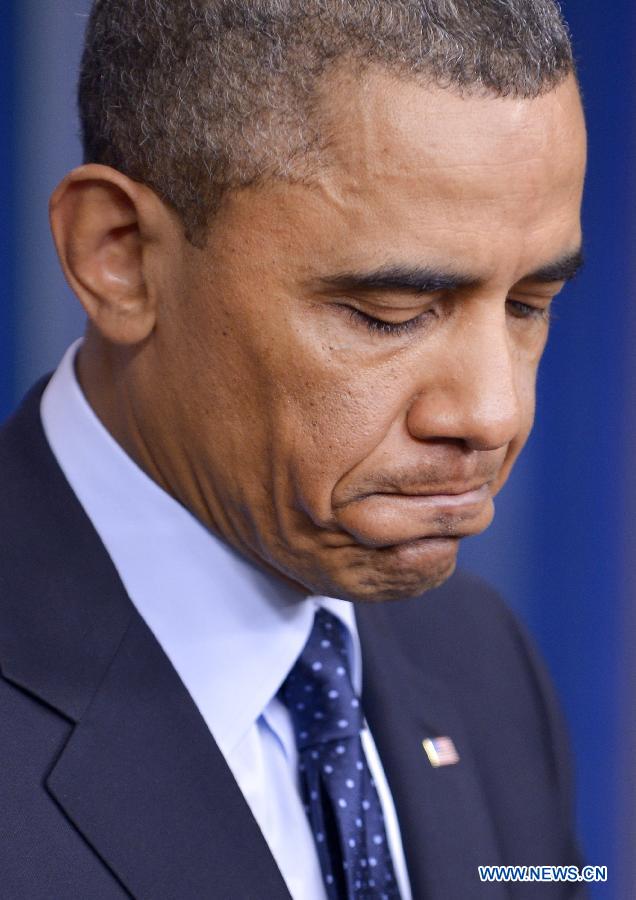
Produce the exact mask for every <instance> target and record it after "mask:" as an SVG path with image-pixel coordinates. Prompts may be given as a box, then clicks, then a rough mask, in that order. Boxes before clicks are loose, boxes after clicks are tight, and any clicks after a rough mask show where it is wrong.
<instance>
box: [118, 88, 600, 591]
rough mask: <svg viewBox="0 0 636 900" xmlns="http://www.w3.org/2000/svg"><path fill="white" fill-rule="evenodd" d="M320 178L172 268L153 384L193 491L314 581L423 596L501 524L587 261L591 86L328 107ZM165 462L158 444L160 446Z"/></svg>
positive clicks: (149, 370) (186, 495) (300, 578)
mask: <svg viewBox="0 0 636 900" xmlns="http://www.w3.org/2000/svg"><path fill="white" fill-rule="evenodd" d="M323 116H324V119H323V126H324V133H325V134H326V135H328V139H329V140H328V149H327V151H326V154H325V156H324V157H323V162H324V165H323V166H322V167H321V169H320V171H319V172H318V173H317V174H316V175H315V176H314V177H313V179H312V181H311V183H309V184H290V183H283V182H270V183H268V184H266V185H262V186H259V187H252V188H247V189H244V190H241V191H238V192H235V193H233V194H232V195H231V197H230V198H229V200H228V201H227V203H226V204H225V206H224V208H223V210H222V212H221V213H220V214H219V216H218V217H217V218H216V219H215V221H214V224H213V228H212V232H211V235H210V239H209V242H208V246H207V247H206V248H205V250H203V251H199V250H195V249H193V248H191V249H190V248H187V247H185V245H184V247H185V249H183V251H182V252H181V255H180V256H178V257H175V260H174V261H170V262H169V263H168V264H167V266H168V275H167V276H166V279H165V285H164V287H165V290H164V291H163V295H162V296H161V297H160V298H159V299H160V302H159V305H158V310H159V312H158V321H157V326H156V329H155V331H154V333H153V335H152V338H151V341H150V342H149V344H148V345H147V346H146V347H145V348H144V350H143V353H142V356H141V363H138V364H137V365H138V366H140V368H138V371H140V372H141V373H142V375H141V377H139V378H137V379H136V380H135V383H133V384H132V385H131V392H132V394H133V401H134V402H135V405H136V408H137V409H138V410H141V412H140V414H139V415H140V419H141V423H142V430H143V432H145V434H146V441H147V442H148V440H150V442H151V443H152V446H153V448H155V447H156V448H158V449H157V450H156V461H157V466H158V468H159V469H160V470H161V472H162V475H163V478H164V480H165V482H166V483H167V485H168V486H169V489H170V490H171V491H172V492H173V493H174V494H175V495H176V496H177V497H178V498H179V499H180V500H181V501H182V502H183V503H185V504H186V505H187V506H188V507H189V508H191V509H192V510H193V511H194V512H195V514H196V515H198V516H199V517H200V518H201V519H203V520H204V521H205V522H206V524H209V525H210V526H211V527H212V528H213V529H214V530H215V531H216V532H217V533H219V534H220V535H221V536H222V537H223V538H225V539H226V540H227V541H228V542H229V543H230V544H232V545H233V546H234V547H236V548H237V549H238V550H239V551H240V552H242V553H243V554H246V555H248V556H250V557H251V558H252V559H255V560H257V561H259V562H260V563H261V564H264V565H265V566H267V567H268V568H270V569H274V570H276V571H277V572H279V573H281V574H283V575H284V576H286V577H287V578H289V579H291V580H292V581H293V582H295V583H297V584H299V585H301V586H302V587H303V588H305V589H307V590H309V591H311V592H315V593H325V594H329V595H334V596H340V597H345V598H350V599H360V600H376V599H386V598H393V597H404V596H412V595H415V594H417V593H419V592H421V591H423V590H426V589H428V588H430V587H432V586H434V585H436V584H438V583H440V582H441V581H443V580H444V579H445V578H446V577H448V576H449V575H450V574H451V572H452V570H453V568H454V566H455V561H456V554H457V549H458V544H459V540H460V539H461V538H462V537H466V536H468V535H471V534H476V533H478V532H480V531H482V530H483V529H484V528H486V527H487V526H488V524H489V523H490V521H491V519H492V516H493V500H492V498H493V496H494V495H495V494H496V493H497V491H498V490H499V489H500V488H501V486H502V485H503V483H504V482H505V480H506V478H507V477H508V474H509V472H510V469H511V467H512V465H513V463H514V461H515V459H516V457H517V455H518V453H519V451H520V450H521V448H522V446H523V444H524V442H525V440H526V438H527V436H528V433H529V431H530V429H531V426H532V420H533V413H534V398H535V380H536V374H537V366H538V364H539V360H540V358H541V354H542V351H543V349H544V345H545V342H546V338H547V334H548V310H549V306H550V301H551V300H552V298H553V296H554V295H555V294H556V293H557V292H558V291H559V290H560V288H561V287H562V286H563V281H564V280H565V279H566V278H567V277H568V275H569V274H571V272H572V270H573V268H574V267H575V264H576V259H575V257H576V255H577V252H578V251H579V248H580V242H581V234H580V200H581V190H582V181H583V172H584V165H585V137H584V124H583V118H582V112H581V107H580V102H579V96H578V91H577V88H576V85H575V83H574V79H570V80H568V81H567V82H566V83H563V84H562V85H561V86H560V87H558V88H557V89H556V90H554V91H552V92H551V93H548V94H547V95H545V96H543V97H540V98H537V99H534V100H522V99H513V98H506V99H495V98H492V97H483V96H470V95H469V96H466V97H464V98H462V97H459V96H457V95H456V94H454V93H451V92H449V91H444V90H440V89H436V88H431V87H423V86H421V85H419V84H417V83H415V82H408V81H402V82H400V81H396V80H394V79H392V78H390V77H389V76H387V75H384V74H374V75H369V76H367V78H366V79H365V81H364V83H363V84H362V85H360V84H357V85H356V84H354V83H353V82H352V81H344V80H343V81H342V82H340V83H339V84H336V83H335V82H334V83H333V84H332V85H331V87H330V90H329V91H328V92H327V91H325V99H324V101H323ZM153 452H154V451H153Z"/></svg>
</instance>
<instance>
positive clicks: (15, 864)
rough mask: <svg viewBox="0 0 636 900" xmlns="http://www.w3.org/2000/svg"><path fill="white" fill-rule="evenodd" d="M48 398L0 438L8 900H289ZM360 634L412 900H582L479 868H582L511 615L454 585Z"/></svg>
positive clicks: (1, 824)
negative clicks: (81, 491) (68, 466)
mask: <svg viewBox="0 0 636 900" xmlns="http://www.w3.org/2000/svg"><path fill="white" fill-rule="evenodd" d="M41 388H42V386H40V388H39V389H38V390H34V391H33V392H32V393H31V394H30V395H29V397H28V398H27V399H26V401H25V403H24V405H23V407H22V408H21V410H20V411H19V412H18V413H17V415H16V416H15V417H14V418H13V419H12V420H11V421H9V423H8V424H7V425H6V426H4V428H3V429H2V430H1V431H0V535H1V540H0V670H1V674H2V677H1V678H0V897H2V898H3V900H68V898H74V900H75V898H77V900H115V898H121V897H128V896H131V895H132V896H133V897H136V898H140V900H164V898H165V900H168V898H169V900H205V898H220V900H252V898H253V900H283V898H289V895H288V893H287V891H286V888H285V885H284V883H283V880H282V878H281V875H280V873H279V871H278V869H277V867H276V865H275V863H274V860H273V858H272V856H271V854H270V852H269V850H268V847H267V845H266V843H265V840H264V839H263V836H262V834H261V832H260V830H259V828H258V827H257V825H256V823H255V821H254V819H253V817H252V815H251V812H250V810H249V808H248V806H247V804H246V803H245V801H244V799H243V796H242V794H241V793H240V791H239V788H238V787H237V785H236V783H235V781H234V779H233V777H232V775H231V773H230V770H229V769H228V767H227V765H226V763H225V761H224V759H223V757H222V755H221V753H220V751H219V749H218V748H217V746H216V745H215V743H214V740H213V739H212V737H211V736H210V733H209V731H208V730H207V728H206V726H205V724H204V722H203V719H202V718H201V716H200V714H199V712H198V710H197V709H196V707H195V705H194V703H193V702H192V700H191V698H190V696H189V694H188V693H187V692H186V690H185V688H184V686H183V684H182V683H181V681H180V679H179V677H178V676H177V674H176V673H175V671H174V669H173V668H172V666H171V664H170V662H169V661H168V659H167V658H166V656H165V655H164V653H163V651H162V649H161V648H160V647H159V645H158V643H157V642H156V640H155V638H154V637H153V635H152V633H151V632H150V631H149V629H148V628H147V627H146V625H145V623H144V622H143V620H142V619H141V617H140V616H139V615H138V613H137V612H136V610H135V608H134V607H133V605H132V603H131V602H130V600H129V598H128V597H127V596H126V593H125V591H124V588H123V586H122V584H121V582H120V580H119V578H118V575H117V573H116V571H115V569H114V568H113V565H112V563H111V561H110V559H109V558H108V556H107V554H106V552H105V549H104V547H103V545H102V544H101V542H100V540H99V538H98V536H97V534H96V533H95V531H94V529H93V527H92V525H91V523H90V521H89V520H88V518H87V517H86V515H85V513H84V512H83V510H82V508H81V506H80V504H79V503H78V501H77V500H76V498H75V496H74V494H73V493H72V491H71V489H70V487H69V485H68V483H67V482H66V480H65V479H64V476H63V475H62V473H61V471H60V469H59V468H58V466H57V463H56V462H55V460H54V458H53V456H52V454H51V452H50V450H49V447H48V444H47V443H46V440H45V437H44V434H43V432H42V428H41V425H40V419H39V397H40V393H41ZM357 619H358V626H359V630H360V638H361V642H362V653H363V661H364V691H363V705H364V709H365V712H366V716H367V719H368V721H369V723H370V726H371V729H372V731H373V734H374V737H375V740H376V743H377V746H378V749H379V752H380V755H381V758H382V762H383V765H384V768H385V771H386V775H387V778H388V781H389V784H390V787H391V790H392V793H393V797H394V800H395V805H396V808H397V812H398V816H399V820H400V825H401V830H402V837H403V841H404V848H405V853H406V858H407V864H408V869H409V874H410V878H411V882H412V886H413V892H414V896H415V900H471V898H473V897H474V898H481V897H486V898H495V900H497V898H502V900H503V898H504V897H518V898H533V897H537V898H551V897H554V898H556V897H570V896H573V893H572V888H571V887H568V886H566V885H561V886H556V885H552V886H550V885H532V884H519V885H503V884H500V885H497V884H490V885H480V884H479V882H478V880H477V866H478V865H480V864H482V865H483V864H497V863H514V864H517V863H518V864H541V865H549V864H568V863H577V862H578V859H577V854H576V850H575V846H574V841H573V836H572V824H571V819H570V779H569V769H568V761H567V748H566V744H565V741H564V736H563V732H562V728H561V723H560V718H559V715H558V712H557V709H556V706H555V702H554V699H553V696H552V692H551V689H550V686H549V684H548V683H547V681H546V678H545V676H544V674H543V670H542V668H541V666H540V665H539V664H538V662H537V659H536V657H535V654H534V653H533V651H532V649H531V648H530V646H529V645H528V642H527V640H526V638H525V637H524V634H523V633H522V631H521V630H520V629H519V627H518V625H517V623H516V622H515V620H514V619H513V617H512V616H511V614H510V613H509V612H508V610H507V609H506V607H505V606H504V605H503V604H502V603H501V602H500V600H499V599H498V597H497V596H496V595H495V594H494V593H493V592H492V591H491V590H490V589H489V588H487V587H485V586H484V585H483V584H481V583H479V582H477V581H475V580H473V579H471V578H468V577H466V576H461V575H456V576H454V577H453V578H452V579H451V580H450V581H449V582H448V583H447V584H446V585H445V586H444V587H442V588H440V589H438V590H436V591H433V592H431V593H429V594H427V595H426V596H424V597H420V598H416V599H414V600H409V601H404V602H402V601H401V602H396V603H386V604H378V605H377V606H375V605H374V606H371V607H368V608H367V607H365V608H360V609H359V610H358V612H357ZM219 690H222V686H221V685H220V686H219ZM441 735H448V736H450V737H452V739H453V741H454V742H455V745H456V747H457V749H458V751H459V754H460V756H461V761H460V762H459V764H457V765H453V766H448V767H445V768H439V769H433V768H432V766H431V765H430V764H429V761H428V759H427V757H426V755H425V753H424V751H423V749H422V740H423V738H425V737H427V736H432V737H436V736H441ZM289 840H290V841H293V840H294V835H293V834H290V835H289Z"/></svg>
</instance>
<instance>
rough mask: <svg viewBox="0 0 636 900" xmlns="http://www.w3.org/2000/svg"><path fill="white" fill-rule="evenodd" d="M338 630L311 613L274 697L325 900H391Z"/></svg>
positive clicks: (389, 868)
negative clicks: (292, 746)
mask: <svg viewBox="0 0 636 900" xmlns="http://www.w3.org/2000/svg"><path fill="white" fill-rule="evenodd" d="M346 640H347V632H346V628H345V626H344V625H343V624H342V623H341V622H340V620H339V619H337V618H336V617H335V616H333V615H332V614H331V613H329V612H327V611H326V610H324V609H319V610H318V611H317V612H316V617H315V620H314V626H313V629H312V632H311V634H310V636H309V640H308V641H307V644H306V646H305V649H304V650H303V652H302V653H301V655H300V657H299V658H298V660H297V662H296V664H295V665H294V667H293V668H292V670H291V672H290V673H289V675H288V676H287V679H286V681H285V682H284V684H283V686H282V687H281V689H280V693H279V696H280V698H281V700H282V701H283V703H284V704H285V705H286V707H287V708H288V710H289V712H290V715H291V718H292V722H293V725H294V732H295V735H296V744H297V747H298V758H299V773H300V785H301V792H302V795H303V800H304V803H305V809H306V811H307V816H308V817H309V822H310V824H311V827H312V830H313V834H314V839H315V841H316V847H317V849H318V857H319V859H320V865H321V867H322V873H323V877H324V880H325V885H326V888H327V895H328V897H329V900H349V898H356V900H399V897H400V894H399V891H398V888H397V884H396V880H395V872H394V870H393V862H392V860H391V854H390V852H389V847H388V843H387V837H386V831H385V828H384V819H383V816H382V807H381V806H380V800H379V797H378V793H377V790H376V787H375V784H374V782H373V779H372V778H371V773H370V772H369V767H368V764H367V760H366V757H365V755H364V751H363V749H362V742H361V740H360V731H361V729H362V726H363V716H362V710H361V708H360V701H359V699H358V697H357V696H356V694H355V692H354V690H353V687H352V684H351V678H350V675H349V656H348V653H347V646H346Z"/></svg>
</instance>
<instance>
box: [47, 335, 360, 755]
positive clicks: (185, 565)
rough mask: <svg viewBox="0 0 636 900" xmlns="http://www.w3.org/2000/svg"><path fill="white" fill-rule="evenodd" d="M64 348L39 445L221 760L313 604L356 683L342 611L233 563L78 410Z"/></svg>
mask: <svg viewBox="0 0 636 900" xmlns="http://www.w3.org/2000/svg"><path fill="white" fill-rule="evenodd" d="M80 344H81V341H77V342H76V343H75V344H73V345H72V346H71V347H70V348H69V350H68V351H67V353H66V354H65V356H64V358H63V360H62V362H61V364H60V366H59V368H58V369H57V371H56V373H55V374H54V375H53V377H52V379H51V381H50V382H49V384H48V386H47V388H46V391H45V392H44V395H43V398H42V405H41V416H42V422H43V426H44V431H45V434H46V436H47V439H48V442H49V444H50V446H51V449H52V451H53V453H54V455H55V457H56V459H57V461H58V463H59V465H60V467H61V469H62V471H63V472H64V474H65V476H66V478H67V480H68V482H69V483H70V485H71V487H72V488H73V491H74V492H75V494H76V495H77V497H78V499H79V501H80V503H81V504H82V506H83V507H84V509H85V511H86V513H87V515H88V517H89V518H90V519H91V521H92V523H93V525H94V527H95V529H96V531H97V533H98V534H99V536H100V538H101V540H102V542H103V544H104V546H105V548H106V550H107V552H108V554H109V556H110V558H111V559H112V561H113V564H114V565H115V568H116V569H117V571H118V573H119V576H120V578H121V580H122V582H123V584H124V587H125V588H126V591H127V592H128V595H129V597H130V599H131V600H132V602H133V604H134V605H135V606H136V608H137V610H138V611H139V613H140V614H141V616H142V617H143V619H144V620H145V621H146V623H147V624H148V626H149V627H150V629H151V630H152V632H153V633H154V635H155V637H156V638H157V640H158V641H159V643H160V644H161V646H162V647H163V650H164V652H165V653H166V655H167V656H168V658H169V659H170V661H171V662H172V665H173V666H174V668H175V669H176V671H177V673H178V674H179V676H180V677H181V680H182V681H183V683H184V684H185V686H186V688H187V689H188V691H189V692H190V695H191V696H192V699H193V700H194V702H195V703H196V705H197V706H198V708H199V710H200V712H201V714H202V715H203V718H204V719H205V721H206V723H207V725H208V727H209V728H210V731H211V732H212V734H213V736H214V738H215V740H216V742H217V743H218V745H219V747H220V749H221V751H222V752H223V753H224V754H225V755H226V756H227V755H228V754H230V753H231V752H232V750H233V749H234V748H235V747H236V745H237V744H238V742H239V741H240V740H241V738H242V737H243V736H244V735H245V734H246V733H247V731H248V730H249V728H250V727H251V726H252V725H253V724H254V722H255V721H256V720H257V719H258V717H259V716H260V715H261V714H262V712H263V710H264V709H265V707H266V706H267V704H268V703H269V702H270V700H271V699H272V698H273V697H274V696H275V695H276V693H277V691H278V688H279V687H280V685H281V684H282V682H283V681H284V679H285V677H286V675H287V673H288V672H289V670H290V669H291V667H292V665H293V664H294V662H295V661H296V659H297V657H298V655H299V654H300V652H301V651H302V649H303V647H304V645H305V642H306V640H307V638H308V636H309V632H310V630H311V626H312V623H313V616H314V610H315V607H316V605H317V604H320V605H323V606H325V607H326V608H328V609H329V610H330V611H331V612H332V613H334V614H335V615H337V616H338V617H339V618H340V619H341V620H342V621H343V622H344V624H345V625H346V626H347V628H348V630H349V633H350V636H351V641H350V650H351V663H352V676H353V683H354V687H355V689H356V690H357V691H358V693H359V692H360V687H361V678H362V675H361V658H360V645H359V640H358V634H357V629H356V625H355V617H354V612H353V607H352V605H351V604H350V603H347V602H346V601H343V600H337V599H334V598H326V597H307V598H305V599H300V600H299V599H298V595H297V594H295V593H294V592H293V591H292V589H291V588H289V587H288V586H287V585H285V583H284V582H282V581H281V582H279V581H278V580H277V579H276V578H275V577H274V576H271V575H268V574H266V573H264V572H263V571H261V570H260V569H258V568H257V567H256V566H254V565H252V564H251V563H250V562H248V561H247V560H245V559H244V558H243V557H241V556H240V555H239V554H238V553H236V552H235V551H234V550H232V549H231V548H230V547H228V546H227V545H226V544H225V543H224V542H223V541H221V540H219V539H218V538H217V537H216V536H215V535H213V534H212V533H211V532H210V531H209V530H208V529H206V528H205V527H204V526H203V525H202V524H201V523H200V522H199V521H198V520H197V519H195V518H194V516H193V515H192V514H191V513H190V512H188V510H187V509H185V507H183V506H181V504H179V503H178V502H177V501H176V500H175V499H174V498H172V497H171V496H170V495H169V494H167V493H166V492H165V491H163V490H162V489H161V488H160V487H159V486H158V485H157V484H156V483H155V482H154V481H152V480H151V479H150V478H149V477H148V476H147V475H146V474H145V472H143V471H142V470H141V469H140V468H139V467H138V466H137V465H136V463H135V462H134V461H133V460H132V459H131V458H130V457H129V456H128V455H127V454H126V453H125V452H124V451H123V450H122V448H121V447H120V446H119V444H117V443H116V441H115V440H114V439H113V438H112V436H111V435H110V434H109V432H108V431H107V430H106V429H105V428H104V426H103V425H102V424H101V422H100V421H99V419H98V418H97V416H96V415H95V413H94V412H93V410H92V408H91V407H90V406H89V404H88V402H87V400H86V398H85V397H84V394H83V393H82V390H81V388H80V385H79V383H78V381H77V378H76V375H75V369H74V359H75V354H76V352H77V349H78V347H79V346H80Z"/></svg>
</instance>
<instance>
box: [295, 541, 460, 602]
mask: <svg viewBox="0 0 636 900" xmlns="http://www.w3.org/2000/svg"><path fill="white" fill-rule="evenodd" d="M458 546H459V539H458V538H444V539H441V538H440V539H435V540H430V539H428V540H423V541H415V542H413V543H411V544H402V545H400V546H396V547H384V548H381V549H373V550H369V549H365V550H364V551H362V552H361V553H360V554H359V555H357V558H354V559H349V560H347V562H348V565H347V564H345V565H344V566H342V567H341V568H339V569H338V571H337V572H333V571H332V572H330V573H329V574H330V576H331V577H330V579H329V581H330V584H329V585H325V584H322V585H321V586H320V589H319V590H315V588H312V590H313V591H314V593H317V594H325V595H327V596H331V597H338V598H340V599H342V600H351V601H352V602H354V603H383V602H386V601H391V600H406V599H408V598H410V597H417V596H419V595H420V594H423V593H425V592H426V591H430V590H432V589H433V588H436V587H439V586H440V585H441V584H443V583H444V582H445V581H446V580H447V579H448V578H450V576H451V575H452V574H453V572H454V571H455V567H456V565H457V551H458ZM343 562H344V561H343Z"/></svg>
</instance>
